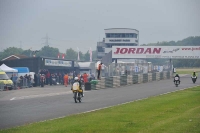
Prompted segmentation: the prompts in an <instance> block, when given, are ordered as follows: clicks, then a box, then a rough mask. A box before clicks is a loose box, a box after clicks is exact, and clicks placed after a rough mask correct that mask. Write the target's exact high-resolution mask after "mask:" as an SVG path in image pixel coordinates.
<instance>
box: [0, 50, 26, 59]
mask: <svg viewBox="0 0 200 133" xmlns="http://www.w3.org/2000/svg"><path fill="white" fill-rule="evenodd" d="M22 52H23V50H22V49H21V48H16V47H9V48H7V49H5V50H4V51H3V52H2V53H1V55H0V59H1V60H2V59H4V58H6V57H8V56H11V55H20V54H22Z"/></svg>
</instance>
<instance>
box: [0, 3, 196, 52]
mask: <svg viewBox="0 0 200 133" xmlns="http://www.w3.org/2000/svg"><path fill="white" fill-rule="evenodd" d="M106 28H133V29H137V30H139V42H140V44H147V43H155V42H158V41H171V40H174V41H178V40H182V39H184V38H186V37H189V36H200V0H0V49H1V51H2V49H6V48H7V47H13V46H14V47H21V48H22V49H24V50H26V49H29V48H31V47H32V49H33V50H36V49H41V48H42V47H43V46H44V45H45V39H44V38H45V37H46V34H48V37H49V38H50V39H49V46H51V47H57V48H59V50H60V52H65V51H66V49H68V48H73V49H74V50H76V48H77V47H79V49H80V51H82V52H86V51H87V50H88V49H89V48H90V47H91V48H92V49H93V50H95V49H96V45H97V42H98V41H101V40H102V39H103V37H105V34H104V29H106Z"/></svg>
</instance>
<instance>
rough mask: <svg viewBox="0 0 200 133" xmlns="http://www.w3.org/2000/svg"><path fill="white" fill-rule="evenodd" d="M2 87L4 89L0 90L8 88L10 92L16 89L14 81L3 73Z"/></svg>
mask: <svg viewBox="0 0 200 133" xmlns="http://www.w3.org/2000/svg"><path fill="white" fill-rule="evenodd" d="M0 86H1V87H2V88H0V89H3V90H5V89H7V88H8V89H9V90H12V89H13V87H14V85H13V82H12V80H10V79H9V77H8V75H7V74H6V73H5V72H3V71H0Z"/></svg>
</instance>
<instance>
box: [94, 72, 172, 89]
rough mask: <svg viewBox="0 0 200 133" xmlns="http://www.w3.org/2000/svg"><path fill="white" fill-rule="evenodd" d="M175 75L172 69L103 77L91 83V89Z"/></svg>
mask: <svg viewBox="0 0 200 133" xmlns="http://www.w3.org/2000/svg"><path fill="white" fill-rule="evenodd" d="M172 76H173V73H172V72H171V71H164V72H155V73H145V74H143V73H141V74H134V75H121V76H112V77H102V78H101V80H98V82H97V83H96V84H91V89H104V88H115V87H120V86H125V85H131V84H139V83H146V82H150V81H158V80H164V79H170V78H171V77H172Z"/></svg>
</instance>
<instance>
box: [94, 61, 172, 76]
mask: <svg viewBox="0 0 200 133" xmlns="http://www.w3.org/2000/svg"><path fill="white" fill-rule="evenodd" d="M163 71H171V67H170V64H169V63H166V64H163V65H154V64H152V63H112V64H110V65H108V66H104V67H103V69H102V71H101V75H100V76H101V77H113V76H121V75H124V74H125V75H134V74H141V73H146V74H147V73H155V72H163ZM96 75H97V73H96Z"/></svg>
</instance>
